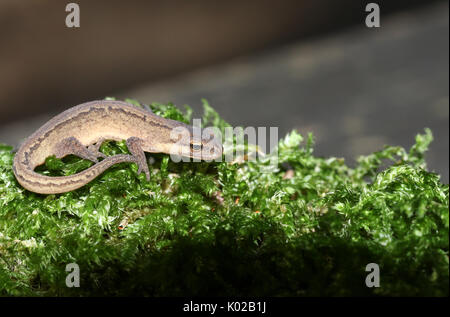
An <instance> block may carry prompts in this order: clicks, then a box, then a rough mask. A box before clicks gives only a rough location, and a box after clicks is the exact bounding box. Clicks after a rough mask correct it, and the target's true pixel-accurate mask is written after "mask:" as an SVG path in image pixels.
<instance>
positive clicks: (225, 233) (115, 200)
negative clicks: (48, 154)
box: [0, 103, 449, 296]
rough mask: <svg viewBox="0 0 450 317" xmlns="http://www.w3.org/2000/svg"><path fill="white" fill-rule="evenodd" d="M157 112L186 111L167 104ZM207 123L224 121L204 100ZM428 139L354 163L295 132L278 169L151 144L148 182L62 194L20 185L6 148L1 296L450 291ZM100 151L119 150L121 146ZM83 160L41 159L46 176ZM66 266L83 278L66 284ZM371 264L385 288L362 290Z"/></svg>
mask: <svg viewBox="0 0 450 317" xmlns="http://www.w3.org/2000/svg"><path fill="white" fill-rule="evenodd" d="M151 108H152V109H153V110H154V112H155V113H157V114H158V115H162V116H164V117H169V118H173V119H176V120H183V121H185V122H188V121H189V119H190V113H191V111H187V113H182V112H181V111H179V110H178V109H177V108H176V107H174V106H173V105H171V104H169V105H161V104H152V105H151ZM203 119H204V120H203V121H204V122H203V123H204V124H205V125H211V124H212V125H214V126H218V127H221V128H223V127H224V126H226V123H225V122H224V121H223V120H221V119H220V117H219V116H218V115H217V114H216V113H215V112H214V110H212V108H211V107H209V106H208V104H206V103H205V116H204V118H203ZM431 139H432V136H431V132H430V131H429V130H426V133H425V134H424V135H418V136H417V138H416V144H415V145H414V146H413V147H412V148H411V150H410V151H409V152H407V151H405V150H404V149H403V148H401V147H385V148H384V149H383V150H381V151H379V152H376V153H373V154H371V155H368V156H364V157H361V158H359V160H358V164H357V166H356V167H355V168H350V167H349V166H347V165H346V164H345V162H344V160H342V159H338V158H333V157H331V158H320V157H315V156H314V155H313V139H312V136H311V135H310V136H309V137H308V138H307V140H306V142H304V139H303V137H302V136H301V135H299V134H297V133H296V132H292V133H290V134H289V135H287V136H286V137H285V138H284V139H283V140H281V141H280V143H279V149H278V154H279V163H280V164H279V166H278V170H277V171H275V172H273V173H260V168H261V165H263V164H265V163H264V162H244V163H240V164H229V163H225V162H221V163H214V162H213V163H178V164H177V163H173V162H172V161H170V160H169V156H168V155H162V154H158V155H152V158H153V159H152V161H153V163H152V164H151V165H150V172H151V181H150V182H147V181H146V180H145V176H144V175H140V176H137V175H136V172H137V167H136V166H135V165H134V164H120V165H117V166H114V167H112V168H110V169H109V170H108V171H106V172H105V173H104V174H102V175H101V176H100V177H98V178H97V179H96V180H95V181H93V182H91V183H90V184H88V185H87V186H85V187H83V188H81V189H79V190H76V191H73V192H69V193H65V194H60V195H38V194H34V193H31V192H28V191H26V190H24V189H23V188H21V187H20V185H18V183H17V182H16V180H15V178H14V175H13V173H12V170H11V165H12V159H13V154H12V153H11V152H10V150H11V147H8V146H4V145H2V146H0V295H3V296H10V295H32V296H36V295H37V296H39V295H49V296H56V295H58V296H59V295H75V296H79V295H82V296H89V295H148V296H167V295H169V296H170V295H176V296H181V295H255V296H258V295H266V296H270V295H274V296H284V295H287V296H314V295H386V296H397V295H430V296H448V294H449V291H448V290H449V263H448V246H449V241H448V239H449V230H448V228H449V219H448V215H449V206H448V204H449V188H448V185H445V184H442V183H441V182H440V180H439V176H438V175H436V174H433V173H430V172H427V170H426V169H425V162H424V152H425V151H426V150H427V147H428V145H429V143H430V142H431ZM101 150H102V151H103V152H104V153H106V154H108V155H113V154H117V153H127V149H126V146H125V144H124V143H123V142H122V143H121V142H119V143H112V142H110V143H107V144H104V145H103V146H102V148H101ZM386 161H388V162H390V164H386ZM90 164H91V163H89V162H86V161H83V160H80V159H78V158H74V157H69V158H66V159H64V160H63V161H61V160H57V159H55V158H49V159H47V162H46V165H45V166H44V167H42V168H41V173H44V174H48V175H68V174H71V173H75V172H77V171H79V170H81V169H84V168H86V167H88V166H89V165H90ZM386 165H389V166H388V167H382V166H386ZM287 170H290V171H289V172H287ZM72 262H76V263H77V264H78V265H79V267H80V277H81V287H79V288H67V287H66V285H65V279H66V275H67V274H68V273H67V272H66V271H65V267H66V264H68V263H72ZM372 262H375V263H378V264H379V266H380V279H381V281H380V283H381V287H379V288H367V287H366V286H365V278H366V276H367V274H369V273H368V272H366V271H365V267H366V265H367V264H368V263H372Z"/></svg>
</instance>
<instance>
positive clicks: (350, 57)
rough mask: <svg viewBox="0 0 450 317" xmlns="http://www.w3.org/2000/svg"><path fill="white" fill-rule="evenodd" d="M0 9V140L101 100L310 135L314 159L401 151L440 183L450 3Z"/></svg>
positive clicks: (444, 163)
mask: <svg viewBox="0 0 450 317" xmlns="http://www.w3.org/2000/svg"><path fill="white" fill-rule="evenodd" d="M69 2H70V1H60V0H54V1H50V0H40V1H31V0H30V1H16V0H1V1H0V142H5V143H9V144H12V145H17V144H19V143H20V141H21V140H22V139H23V138H25V137H27V136H28V135H29V134H30V133H32V132H33V131H34V130H35V129H36V128H38V127H39V126H40V125H42V124H43V123H45V121H46V120H47V119H49V118H50V117H51V116H52V115H54V114H56V113H58V112H60V111H62V110H64V109H67V108H69V107H70V106H74V105H76V104H79V103H82V102H85V101H89V100H94V99H102V98H104V97H105V96H115V97H118V98H126V97H130V98H136V99H138V100H139V101H141V102H144V103H151V102H153V101H158V102H163V103H166V102H168V101H172V102H174V103H176V104H178V105H183V104H189V105H191V106H192V107H193V108H194V109H195V110H196V112H195V114H196V115H197V116H199V115H200V114H201V102H200V99H201V98H207V99H208V101H209V102H210V104H211V105H212V106H213V107H214V108H215V109H216V110H217V111H218V112H219V113H220V114H221V115H222V116H223V117H224V118H225V119H226V120H227V121H229V122H230V123H231V124H232V125H234V126H236V125H244V126H278V127H279V128H280V136H283V135H284V134H285V133H287V132H288V131H290V130H291V129H294V128H295V129H298V130H300V131H301V132H303V133H306V132H313V133H314V134H315V136H316V144H317V145H316V154H317V155H323V156H343V157H345V158H346V159H347V160H349V161H350V162H352V160H353V159H354V158H356V157H357V156H358V155H361V154H368V153H370V152H373V151H375V150H378V149H381V148H382V146H383V145H384V144H391V145H402V146H406V147H409V146H411V145H412V144H413V142H414V136H415V135H416V134H417V133H420V132H423V129H424V128H425V127H429V128H431V129H432V131H433V133H434V136H435V141H434V142H433V144H432V147H431V150H430V152H429V155H428V162H429V168H430V169H431V170H434V171H436V172H437V173H439V174H441V175H442V178H443V180H444V182H446V183H448V180H449V168H448V166H449V163H448V162H449V120H448V117H449V88H448V85H449V42H448V41H449V40H448V36H449V9H448V1H437V0H436V1H425V0H423V1H406V0H398V1H373V2H376V3H378V4H379V6H380V9H381V27H380V28H367V27H366V25H365V22H364V21H365V18H366V15H367V14H368V13H366V12H365V10H364V9H365V6H366V4H367V3H370V2H372V1H360V0H340V1H334V0H319V1H317V0H316V1H315V0H296V1H291V0H284V1H273V0H272V1H269V0H259V1H250V0H240V1H230V0H229V1H207V0H198V1H181V0H179V1H113V0H97V1H92V0H90V1H89V0H78V1H73V2H76V3H77V4H79V6H80V12H81V27H80V28H67V27H66V26H65V18H66V15H67V14H68V13H67V12H65V6H66V4H67V3H69Z"/></svg>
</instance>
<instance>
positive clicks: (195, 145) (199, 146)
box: [191, 143, 203, 151]
mask: <svg viewBox="0 0 450 317" xmlns="http://www.w3.org/2000/svg"><path fill="white" fill-rule="evenodd" d="M202 146H203V145H202V144H201V143H191V150H192V151H200V150H201V149H202Z"/></svg>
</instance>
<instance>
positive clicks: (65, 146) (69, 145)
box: [54, 137, 102, 163]
mask: <svg viewBox="0 0 450 317" xmlns="http://www.w3.org/2000/svg"><path fill="white" fill-rule="evenodd" d="M54 153H55V156H56V157H57V158H62V157H64V156H66V155H70V154H73V155H76V156H78V157H81V158H84V159H86V160H89V161H92V162H94V163H98V159H97V157H99V156H100V155H98V153H96V152H93V151H91V150H89V149H88V148H86V146H84V145H83V144H81V142H80V141H79V140H78V139H77V138H75V137H68V138H65V139H63V140H62V141H61V142H59V143H58V144H57V145H56V147H55V151H54ZM101 154H102V153H101Z"/></svg>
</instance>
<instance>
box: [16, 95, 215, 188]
mask: <svg viewBox="0 0 450 317" xmlns="http://www.w3.org/2000/svg"><path fill="white" fill-rule="evenodd" d="M175 129H177V130H178V131H187V134H188V137H187V138H186V137H181V138H180V137H179V138H175V137H174V135H177V133H175V134H174V133H173V131H175ZM178 135H179V133H178ZM107 140H113V141H120V140H126V144H127V147H128V150H129V152H130V153H131V155H128V154H119V155H114V156H106V155H105V154H103V153H101V152H100V151H99V149H100V146H101V145H102V143H103V142H104V141H107ZM220 141H221V140H220ZM220 141H219V140H217V139H216V138H214V136H211V135H206V136H202V135H201V136H199V137H195V133H194V128H193V127H192V126H189V125H187V124H185V123H182V122H179V121H175V120H171V119H166V118H162V117H160V116H157V115H156V114H154V113H153V112H152V111H151V110H150V109H149V108H147V109H144V108H139V107H137V106H135V105H132V104H129V103H126V102H121V101H113V100H101V101H92V102H87V103H83V104H80V105H78V106H75V107H72V108H69V109H67V110H65V111H64V112H62V113H60V114H59V115H57V116H55V117H54V118H52V119H50V120H49V121H48V122H47V123H45V124H44V125H43V126H42V127H40V128H39V129H38V130H37V131H36V132H34V133H33V134H32V135H30V136H29V137H28V138H27V139H26V140H25V141H24V142H23V143H22V145H21V146H20V147H19V149H18V151H17V153H16V155H15V156H14V161H13V171H14V175H15V177H16V179H17V181H18V182H19V183H20V184H21V185H22V186H23V187H24V188H25V189H27V190H29V191H32V192H35V193H40V194H58V193H65V192H68V191H72V190H75V189H78V188H80V187H82V186H84V185H85V184H87V183H89V182H91V181H92V180H94V179H95V178H96V177H97V176H99V175H100V174H102V173H103V172H104V171H105V170H106V169H108V168H109V167H111V166H113V165H115V164H118V163H122V162H130V163H136V164H137V165H138V175H139V174H140V173H142V172H143V173H145V175H146V179H147V181H148V180H150V172H149V168H148V164H147V160H146V156H145V153H144V152H150V153H166V154H177V155H178V154H181V156H184V157H189V158H194V159H198V160H207V161H211V160H215V159H217V158H219V157H221V155H222V145H221V142H220ZM69 154H73V155H76V156H78V157H81V158H84V159H87V160H90V161H92V162H94V163H95V164H94V165H92V166H91V167H89V168H88V169H86V170H83V171H81V172H79V173H76V174H73V175H69V176H47V175H42V174H39V173H37V172H35V171H34V170H35V168H36V167H37V166H39V165H42V164H44V163H45V160H46V158H47V157H49V156H52V155H54V156H55V157H56V158H63V157H65V156H67V155H69ZM99 158H102V160H99Z"/></svg>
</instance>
